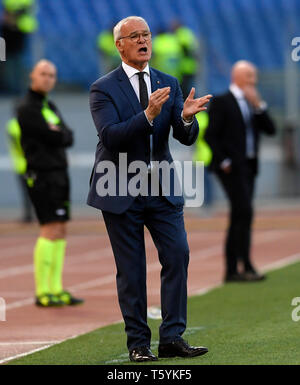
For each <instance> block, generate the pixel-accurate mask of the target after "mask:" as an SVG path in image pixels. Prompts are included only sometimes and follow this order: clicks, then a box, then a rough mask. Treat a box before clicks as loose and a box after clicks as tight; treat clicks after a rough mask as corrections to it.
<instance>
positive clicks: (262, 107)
mask: <svg viewBox="0 0 300 385" xmlns="http://www.w3.org/2000/svg"><path fill="white" fill-rule="evenodd" d="M267 108H268V105H267V103H266V102H265V101H261V102H260V104H259V107H258V108H256V109H255V113H256V114H262V113H263V112H265V111H266V109H267Z"/></svg>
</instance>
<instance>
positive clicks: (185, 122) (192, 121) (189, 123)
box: [181, 111, 194, 127]
mask: <svg viewBox="0 0 300 385" xmlns="http://www.w3.org/2000/svg"><path fill="white" fill-rule="evenodd" d="M181 120H182V123H183V124H184V126H185V127H188V126H190V125H191V124H193V123H194V117H193V119H192V120H191V122H187V121H186V120H184V119H183V111H181Z"/></svg>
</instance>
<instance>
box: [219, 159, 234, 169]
mask: <svg viewBox="0 0 300 385" xmlns="http://www.w3.org/2000/svg"><path fill="white" fill-rule="evenodd" d="M228 166H231V159H230V158H226V159H224V160H223V162H221V163H220V168H221V169H222V170H223V169H224V168H226V167H228Z"/></svg>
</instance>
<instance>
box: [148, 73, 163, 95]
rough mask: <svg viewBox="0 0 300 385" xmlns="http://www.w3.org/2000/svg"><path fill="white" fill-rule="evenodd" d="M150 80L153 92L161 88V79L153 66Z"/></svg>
mask: <svg viewBox="0 0 300 385" xmlns="http://www.w3.org/2000/svg"><path fill="white" fill-rule="evenodd" d="M150 80H151V93H153V92H154V91H156V90H157V89H158V88H159V86H160V84H161V81H160V80H159V78H158V76H157V75H156V73H155V72H154V71H153V69H152V68H150Z"/></svg>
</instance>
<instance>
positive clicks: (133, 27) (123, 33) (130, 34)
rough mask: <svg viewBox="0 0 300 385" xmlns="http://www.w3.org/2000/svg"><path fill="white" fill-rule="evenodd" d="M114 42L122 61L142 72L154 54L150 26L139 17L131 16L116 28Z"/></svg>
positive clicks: (120, 22)
mask: <svg viewBox="0 0 300 385" xmlns="http://www.w3.org/2000/svg"><path fill="white" fill-rule="evenodd" d="M114 40H115V43H116V47H117V49H118V51H119V53H120V56H121V59H122V60H123V61H124V62H125V63H126V64H128V65H129V66H131V67H134V68H136V69H138V70H140V71H142V70H143V69H144V68H145V67H146V65H147V63H148V61H149V60H150V59H151V54H152V41H151V32H150V28H149V25H148V24H147V22H146V20H144V19H143V18H142V17H138V16H129V17H127V18H125V19H123V20H121V21H119V23H118V24H117V25H116V26H115V27H114Z"/></svg>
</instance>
